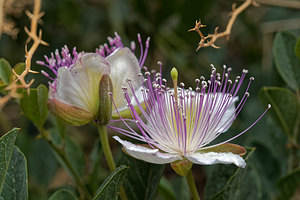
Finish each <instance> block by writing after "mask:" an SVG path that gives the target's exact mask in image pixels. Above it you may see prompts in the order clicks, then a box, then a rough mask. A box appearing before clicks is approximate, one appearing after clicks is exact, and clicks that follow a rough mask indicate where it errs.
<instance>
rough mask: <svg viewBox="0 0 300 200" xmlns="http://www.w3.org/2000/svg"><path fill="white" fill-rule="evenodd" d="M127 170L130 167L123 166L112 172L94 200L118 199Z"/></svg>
mask: <svg viewBox="0 0 300 200" xmlns="http://www.w3.org/2000/svg"><path fill="white" fill-rule="evenodd" d="M127 170H128V167H126V166H125V165H121V166H120V167H118V168H117V169H116V170H115V171H114V172H112V173H111V174H110V176H109V177H107V178H106V180H105V181H104V183H103V184H102V185H101V186H100V188H99V189H98V192H97V194H96V196H95V197H94V200H112V199H118V194H119V190H120V187H121V185H122V183H123V181H124V177H125V175H126V173H127Z"/></svg>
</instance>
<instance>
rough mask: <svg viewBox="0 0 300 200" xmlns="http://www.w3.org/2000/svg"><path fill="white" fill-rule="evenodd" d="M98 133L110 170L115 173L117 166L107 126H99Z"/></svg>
mask: <svg viewBox="0 0 300 200" xmlns="http://www.w3.org/2000/svg"><path fill="white" fill-rule="evenodd" d="M98 133H99V137H100V141H101V145H102V149H103V153H104V156H105V158H106V161H107V164H108V167H109V170H110V171H111V172H113V171H115V169H116V164H115V161H114V158H113V156H112V153H111V150H110V146H109V142H108V137H107V131H106V126H105V125H99V126H98Z"/></svg>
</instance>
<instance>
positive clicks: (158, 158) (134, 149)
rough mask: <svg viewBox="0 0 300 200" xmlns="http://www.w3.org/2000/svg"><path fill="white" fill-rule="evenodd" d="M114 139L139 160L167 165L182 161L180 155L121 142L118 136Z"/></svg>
mask: <svg viewBox="0 0 300 200" xmlns="http://www.w3.org/2000/svg"><path fill="white" fill-rule="evenodd" d="M113 138H114V139H115V140H117V141H118V142H120V143H121V144H122V145H123V147H124V149H125V151H126V152H127V153H128V154H129V155H131V156H132V157H134V158H136V159H139V160H143V161H146V162H149V163H154V164H166V163H171V162H174V161H176V160H181V159H182V157H181V156H178V155H172V154H168V153H161V152H159V150H158V149H150V148H147V147H144V146H140V145H135V144H132V143H131V142H128V141H125V140H121V139H120V138H119V137H118V136H114V137H113Z"/></svg>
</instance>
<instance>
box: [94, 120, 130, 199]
mask: <svg viewBox="0 0 300 200" xmlns="http://www.w3.org/2000/svg"><path fill="white" fill-rule="evenodd" d="M98 133H99V137H100V141H101V145H102V149H103V153H104V156H105V159H106V161H107V164H108V168H109V170H110V171H111V172H113V171H114V170H115V169H116V164H115V161H114V158H113V155H112V152H111V149H110V145H109V142H108V137H107V128H106V125H98ZM120 197H121V199H122V200H127V197H126V193H125V190H124V188H123V187H121V189H120Z"/></svg>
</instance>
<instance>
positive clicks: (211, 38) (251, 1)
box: [189, 0, 259, 51]
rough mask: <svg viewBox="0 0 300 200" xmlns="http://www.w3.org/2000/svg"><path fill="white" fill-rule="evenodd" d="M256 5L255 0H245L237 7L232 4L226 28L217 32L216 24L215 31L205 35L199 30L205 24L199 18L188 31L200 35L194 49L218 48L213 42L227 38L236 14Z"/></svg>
mask: <svg viewBox="0 0 300 200" xmlns="http://www.w3.org/2000/svg"><path fill="white" fill-rule="evenodd" d="M251 5H253V6H258V5H259V4H258V3H257V2H256V1H255V0H246V1H245V2H244V3H243V4H242V5H240V6H239V7H238V8H237V7H236V4H233V5H232V12H231V14H230V19H229V21H228V23H227V26H226V29H225V31H223V32H218V30H219V27H218V26H217V27H216V28H215V32H214V33H213V34H208V35H207V36H204V35H203V34H202V32H201V31H200V28H203V27H205V26H206V25H203V24H202V23H201V20H199V21H196V24H195V27H194V28H192V29H190V30H189V31H196V32H197V33H198V34H199V36H200V38H201V39H200V42H199V43H198V47H197V49H196V51H198V50H199V49H200V48H202V47H213V48H216V49H218V48H220V47H219V46H217V45H216V44H215V42H216V41H217V40H218V39H219V38H222V37H225V36H226V37H227V40H228V39H229V36H230V33H231V29H232V26H233V24H234V22H235V20H236V18H237V16H238V15H239V14H240V13H241V12H243V11H244V10H245V9H246V8H248V7H249V6H251Z"/></svg>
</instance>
